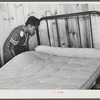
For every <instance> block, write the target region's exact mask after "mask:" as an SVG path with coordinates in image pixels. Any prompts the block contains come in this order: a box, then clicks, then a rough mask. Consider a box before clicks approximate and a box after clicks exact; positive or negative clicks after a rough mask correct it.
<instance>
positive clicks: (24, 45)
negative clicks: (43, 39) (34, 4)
mask: <svg viewBox="0 0 100 100" xmlns="http://www.w3.org/2000/svg"><path fill="white" fill-rule="evenodd" d="M39 24H40V23H39V19H37V18H36V17H34V16H30V17H29V18H28V19H27V21H26V23H25V25H20V26H18V27H16V28H14V29H13V30H12V32H11V33H10V35H9V36H8V38H7V39H6V41H5V43H4V46H3V56H4V64H5V63H7V62H8V61H9V60H11V59H12V58H13V57H14V56H16V55H18V54H20V53H22V52H25V51H28V50H29V44H28V40H29V38H30V37H31V36H33V35H34V34H35V30H36V28H38V26H39Z"/></svg>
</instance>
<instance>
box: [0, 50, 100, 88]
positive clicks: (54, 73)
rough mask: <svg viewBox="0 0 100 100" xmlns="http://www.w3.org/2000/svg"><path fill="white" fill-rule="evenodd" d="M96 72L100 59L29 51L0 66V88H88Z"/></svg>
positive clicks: (94, 78)
mask: <svg viewBox="0 0 100 100" xmlns="http://www.w3.org/2000/svg"><path fill="white" fill-rule="evenodd" d="M99 75H100V59H96V58H95V59H90V58H77V57H76V58H75V57H74V58H72V57H64V56H56V55H50V54H45V53H40V52H36V51H30V52H25V53H22V54H19V55H18V56H16V57H14V58H13V59H12V60H11V61H10V62H8V63H7V64H6V65H4V66H3V67H2V68H1V69H0V89H87V88H90V87H91V86H92V84H93V83H94V81H95V80H96V79H97V77H98V76H99Z"/></svg>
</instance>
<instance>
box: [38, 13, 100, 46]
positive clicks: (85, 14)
mask: <svg viewBox="0 0 100 100" xmlns="http://www.w3.org/2000/svg"><path fill="white" fill-rule="evenodd" d="M92 15H100V12H98V11H86V12H78V13H70V14H62V15H55V16H47V17H42V18H40V21H43V20H45V21H46V24H47V32H48V39H49V43H50V46H51V42H50V33H49V27H48V20H52V19H54V20H55V22H56V29H57V38H58V46H59V47H61V44H60V36H59V34H60V33H59V28H58V22H57V20H58V19H65V20H66V23H67V24H68V20H69V19H73V18H76V19H77V26H78V36H79V44H80V47H82V43H81V42H82V41H81V33H80V18H81V17H84V16H86V17H88V19H89V24H90V25H89V26H90V38H91V48H93V47H94V43H93V29H92V21H91V16H92ZM66 27H67V26H66ZM66 29H67V31H69V30H68V28H66ZM69 33H70V32H69ZM37 39H38V45H40V44H41V43H40V37H39V32H38V29H37ZM69 41H70V40H69ZM71 46H72V45H71V43H70V42H69V45H68V47H71Z"/></svg>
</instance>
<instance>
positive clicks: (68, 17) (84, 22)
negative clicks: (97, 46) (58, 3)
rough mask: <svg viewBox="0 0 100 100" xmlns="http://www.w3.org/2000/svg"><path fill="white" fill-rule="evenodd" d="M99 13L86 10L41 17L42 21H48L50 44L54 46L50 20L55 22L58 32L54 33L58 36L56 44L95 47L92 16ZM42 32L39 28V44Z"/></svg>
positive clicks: (47, 29) (99, 13)
mask: <svg viewBox="0 0 100 100" xmlns="http://www.w3.org/2000/svg"><path fill="white" fill-rule="evenodd" d="M98 15H100V12H98V11H86V12H78V13H70V14H62V15H55V16H47V17H42V18H40V22H42V21H45V23H46V31H47V35H48V41H49V45H50V46H52V45H53V44H52V43H51V38H52V37H51V36H50V30H51V29H50V26H49V21H52V25H53V24H55V28H56V29H55V30H56V33H55V32H54V33H53V34H56V36H57V37H56V38H57V40H56V42H57V45H56V46H59V47H63V46H64V47H80V48H81V47H87V48H89V47H91V48H93V47H94V42H93V41H94V40H93V23H92V19H91V18H92V17H93V16H98ZM50 25H51V24H50ZM62 25H63V26H62ZM61 30H62V31H61ZM83 31H84V32H83ZM83 33H84V34H83ZM40 34H42V33H41V32H39V31H38V29H37V40H38V45H41V39H40V38H41V36H40ZM42 35H43V34H42ZM65 35H66V38H65ZM62 36H63V38H62ZM65 41H66V42H65ZM75 43H76V44H75ZM53 46H54V45H53Z"/></svg>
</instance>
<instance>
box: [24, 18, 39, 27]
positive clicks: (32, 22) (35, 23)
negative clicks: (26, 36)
mask: <svg viewBox="0 0 100 100" xmlns="http://www.w3.org/2000/svg"><path fill="white" fill-rule="evenodd" d="M28 24H30V25H32V26H35V27H38V26H39V24H40V21H39V19H37V18H36V17H34V16H30V17H29V18H28V19H27V21H26V22H25V25H26V26H27V25H28Z"/></svg>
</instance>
